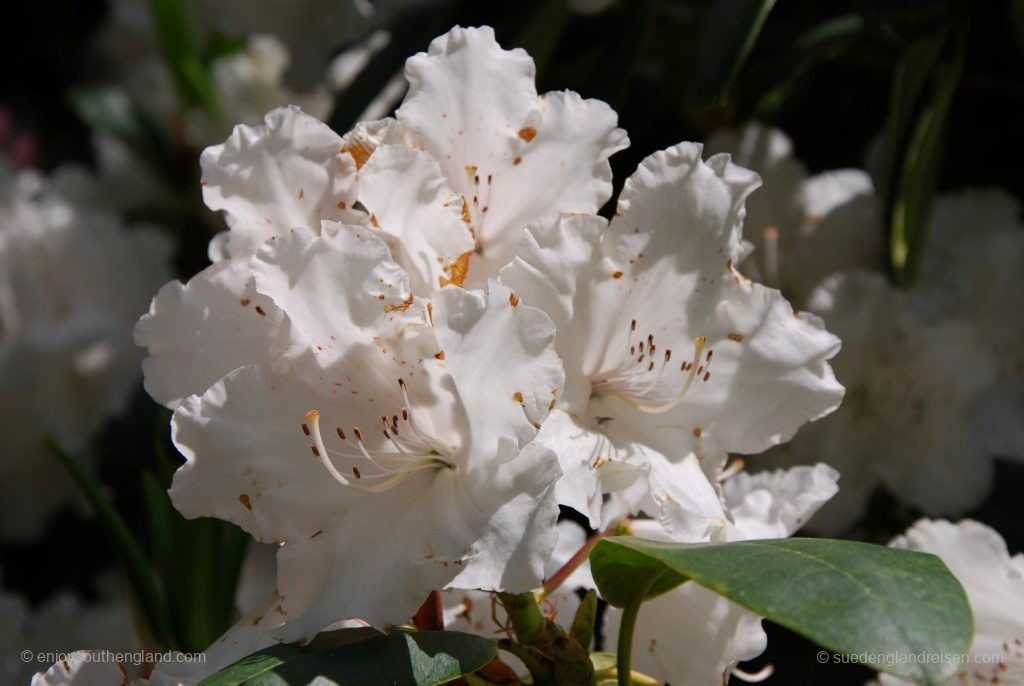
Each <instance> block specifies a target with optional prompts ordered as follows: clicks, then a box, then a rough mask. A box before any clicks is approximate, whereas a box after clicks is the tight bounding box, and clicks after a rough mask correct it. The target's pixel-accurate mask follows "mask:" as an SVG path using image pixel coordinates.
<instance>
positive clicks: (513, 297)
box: [508, 293, 519, 307]
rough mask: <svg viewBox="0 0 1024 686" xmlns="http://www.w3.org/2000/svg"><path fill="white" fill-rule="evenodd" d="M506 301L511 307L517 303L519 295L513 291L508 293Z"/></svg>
mask: <svg viewBox="0 0 1024 686" xmlns="http://www.w3.org/2000/svg"><path fill="white" fill-rule="evenodd" d="M508 302H509V304H510V305H512V307H515V306H516V305H518V304H519V296H518V295H516V294H515V293H509V294H508Z"/></svg>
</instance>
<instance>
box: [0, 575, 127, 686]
mask: <svg viewBox="0 0 1024 686" xmlns="http://www.w3.org/2000/svg"><path fill="white" fill-rule="evenodd" d="M99 586H100V597H99V598H98V599H96V600H94V601H91V602H87V601H85V600H83V599H81V598H79V597H78V596H76V595H74V594H72V593H70V592H67V591H61V592H58V593H56V594H54V595H53V596H51V597H49V598H48V599H47V600H46V601H45V602H43V603H42V604H40V605H38V606H36V607H30V606H29V604H28V603H27V602H26V601H25V599H24V598H22V597H20V596H18V595H17V594H15V593H12V592H9V591H0V612H2V615H3V618H4V622H3V628H2V630H0V661H2V662H0V678H2V679H3V682H4V683H5V684H25V683H28V681H29V679H30V678H31V677H32V675H33V674H34V673H35V672H38V671H39V670H40V669H41V668H45V667H47V666H48V665H41V664H39V663H38V662H35V657H36V656H38V655H39V654H40V653H44V654H45V653H50V654H53V653H65V652H70V651H72V650H77V649H80V648H84V649H88V650H111V651H116V652H128V651H133V650H138V649H139V648H140V644H139V641H138V639H137V638H136V637H135V634H134V632H133V630H132V626H133V624H132V617H131V612H130V609H129V607H128V604H127V603H126V602H125V601H124V598H123V591H122V590H121V588H120V587H119V586H118V580H117V579H116V578H115V577H113V576H108V577H104V578H101V579H100V583H99ZM23 651H30V652H31V653H32V656H33V657H32V659H30V660H25V659H24V657H23V654H24V653H23ZM132 671H133V672H134V673H135V674H137V673H138V671H139V667H134V668H132ZM119 678H120V677H119Z"/></svg>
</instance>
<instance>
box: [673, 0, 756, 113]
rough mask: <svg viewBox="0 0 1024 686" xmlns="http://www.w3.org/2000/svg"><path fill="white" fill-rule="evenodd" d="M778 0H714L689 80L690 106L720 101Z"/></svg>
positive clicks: (702, 105) (706, 104) (707, 105)
mask: <svg viewBox="0 0 1024 686" xmlns="http://www.w3.org/2000/svg"><path fill="white" fill-rule="evenodd" d="M773 5H775V0H715V1H714V2H712V4H711V7H710V8H708V11H707V14H706V16H705V17H704V22H703V25H702V27H701V32H700V39H699V43H698V44H697V59H696V61H695V62H694V69H695V72H694V74H693V78H692V80H691V82H690V90H689V93H688V100H689V103H690V106H691V107H696V108H706V107H712V106H714V105H717V104H719V103H720V102H721V101H722V100H723V99H724V98H725V95H726V93H728V91H729V88H730V86H732V82H733V81H734V80H735V79H736V75H737V74H738V73H739V71H740V67H742V66H743V63H744V62H745V61H746V59H747V56H748V55H749V54H750V51H751V50H752V49H753V47H754V43H755V42H756V41H757V36H758V34H760V33H761V27H762V26H764V22H765V19H767V18H768V12H769V11H770V10H771V8H772V6H773Z"/></svg>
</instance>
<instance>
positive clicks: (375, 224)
mask: <svg viewBox="0 0 1024 686" xmlns="http://www.w3.org/2000/svg"><path fill="white" fill-rule="evenodd" d="M370 226H372V227H373V228H375V229H379V228H380V222H378V221H377V215H375V214H371V215H370Z"/></svg>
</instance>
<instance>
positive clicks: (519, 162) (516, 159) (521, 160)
mask: <svg viewBox="0 0 1024 686" xmlns="http://www.w3.org/2000/svg"><path fill="white" fill-rule="evenodd" d="M522 163H523V158H522V157H517V158H515V159H514V160H512V164H514V165H516V166H517V167H518V166H519V165H520V164H522Z"/></svg>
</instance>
